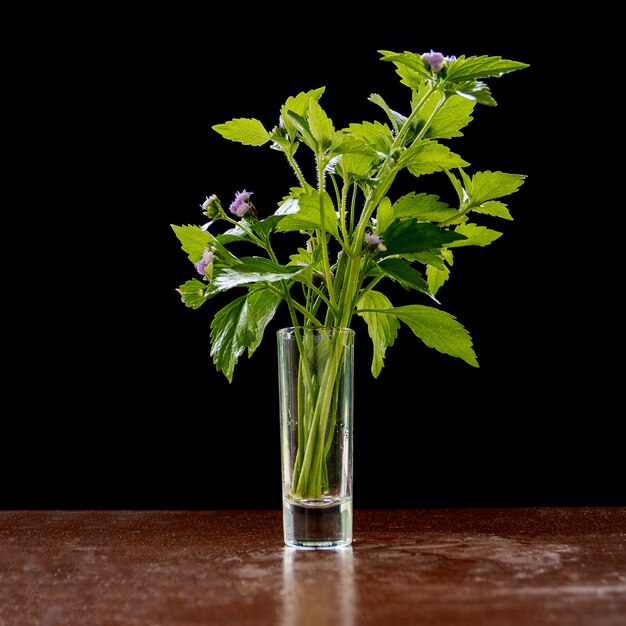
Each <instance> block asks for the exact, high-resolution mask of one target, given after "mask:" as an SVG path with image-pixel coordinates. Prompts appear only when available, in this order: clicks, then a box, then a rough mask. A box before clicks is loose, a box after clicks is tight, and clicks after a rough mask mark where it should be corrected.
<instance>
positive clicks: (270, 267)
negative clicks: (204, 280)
mask: <svg viewBox="0 0 626 626" xmlns="http://www.w3.org/2000/svg"><path fill="white" fill-rule="evenodd" d="M239 260H240V263H238V264H237V265H235V266H233V267H227V268H224V269H221V270H219V271H216V272H215V273H214V274H213V280H212V282H211V286H212V288H213V289H214V290H215V292H218V291H226V290H227V289H232V288H233V287H240V286H242V285H250V284H253V283H258V282H269V283H274V282H276V281H279V280H290V279H293V278H294V276H295V275H296V274H297V273H298V272H301V271H303V269H304V268H301V267H295V266H286V265H280V264H278V263H275V262H274V261H272V260H271V259H266V258H264V257H242V258H241V259H239Z"/></svg>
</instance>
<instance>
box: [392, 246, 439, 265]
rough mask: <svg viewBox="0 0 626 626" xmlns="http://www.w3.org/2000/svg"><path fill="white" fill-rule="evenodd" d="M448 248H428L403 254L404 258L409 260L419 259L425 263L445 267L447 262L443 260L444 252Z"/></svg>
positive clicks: (419, 261) (418, 260)
mask: <svg viewBox="0 0 626 626" xmlns="http://www.w3.org/2000/svg"><path fill="white" fill-rule="evenodd" d="M446 251H447V250H446V249H445V248H442V249H441V250H434V251H433V250H426V251H424V252H412V253H411V254H403V255H402V258H403V259H406V260H407V261H417V262H418V263H422V264H423V265H432V266H433V267H437V268H439V269H442V270H443V269H445V267H446V266H445V263H444V262H443V258H442V254H444V253H445V252H446Z"/></svg>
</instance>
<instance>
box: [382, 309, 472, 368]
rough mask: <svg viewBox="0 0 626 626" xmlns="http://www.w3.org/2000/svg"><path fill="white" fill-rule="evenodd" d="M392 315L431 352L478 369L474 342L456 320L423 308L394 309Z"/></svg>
mask: <svg viewBox="0 0 626 626" xmlns="http://www.w3.org/2000/svg"><path fill="white" fill-rule="evenodd" d="M390 313H391V314H393V315H395V316H396V317H397V318H398V319H399V320H400V321H401V322H404V323H405V324H406V325H407V326H408V327H409V328H410V329H411V330H412V331H413V333H414V334H415V336H416V337H418V338H419V339H421V340H422V341H423V342H424V343H425V344H426V345H427V346H428V347H429V348H434V349H435V350H438V351H439V352H441V353H443V354H449V355H450V356H453V357H458V358H460V359H462V360H463V361H465V362H466V363H468V364H469V365H472V366H474V367H478V361H477V360H476V354H475V352H474V350H473V349H472V339H471V337H470V335H469V333H468V332H467V330H465V328H464V327H463V326H462V325H461V324H460V323H459V322H457V321H456V318H455V317H454V316H452V315H450V314H449V313H446V312H445V311H441V310H439V309H435V308H433V307H429V306H423V305H420V304H411V305H407V306H401V307H395V308H393V309H391V311H390Z"/></svg>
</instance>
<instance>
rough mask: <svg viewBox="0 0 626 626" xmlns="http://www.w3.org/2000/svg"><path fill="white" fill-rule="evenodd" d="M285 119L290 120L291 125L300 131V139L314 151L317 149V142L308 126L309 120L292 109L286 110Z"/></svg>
mask: <svg viewBox="0 0 626 626" xmlns="http://www.w3.org/2000/svg"><path fill="white" fill-rule="evenodd" d="M287 119H288V120H290V122H291V124H292V125H293V127H294V128H295V129H297V130H298V131H299V132H300V136H301V137H302V141H304V143H305V144H306V145H307V146H309V148H311V150H313V151H314V152H315V151H316V150H317V142H316V140H315V137H313V134H312V133H311V129H310V128H309V121H308V120H307V119H306V118H304V117H302V116H301V115H298V113H295V112H294V111H287Z"/></svg>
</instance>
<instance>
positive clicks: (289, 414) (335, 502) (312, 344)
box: [277, 327, 355, 548]
mask: <svg viewBox="0 0 626 626" xmlns="http://www.w3.org/2000/svg"><path fill="white" fill-rule="evenodd" d="M354 335H355V333H354V331H353V330H352V329H350V328H331V327H310V328H309V327H290V328H283V329H281V330H279V331H278V333H277V342H278V393H279V406H280V437H281V462H282V483H283V494H282V497H283V531H284V540H285V544H287V545H288V546H294V547H299V548H333V547H341V546H348V545H350V544H351V543H352V420H353V387H354Z"/></svg>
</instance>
